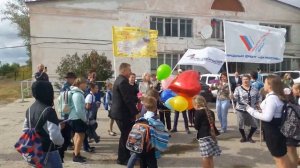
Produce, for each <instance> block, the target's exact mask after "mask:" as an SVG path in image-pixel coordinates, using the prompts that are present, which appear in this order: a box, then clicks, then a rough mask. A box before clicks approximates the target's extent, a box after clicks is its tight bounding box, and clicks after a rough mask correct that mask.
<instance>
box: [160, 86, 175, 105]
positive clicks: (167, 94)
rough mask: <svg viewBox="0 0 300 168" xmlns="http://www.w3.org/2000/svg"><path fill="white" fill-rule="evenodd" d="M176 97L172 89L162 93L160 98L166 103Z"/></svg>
mask: <svg viewBox="0 0 300 168" xmlns="http://www.w3.org/2000/svg"><path fill="white" fill-rule="evenodd" d="M175 96H176V93H174V92H173V91H172V90H170V89H167V90H164V91H163V92H162V93H161V95H160V98H161V101H163V102H166V101H167V100H168V99H170V98H172V97H175Z"/></svg>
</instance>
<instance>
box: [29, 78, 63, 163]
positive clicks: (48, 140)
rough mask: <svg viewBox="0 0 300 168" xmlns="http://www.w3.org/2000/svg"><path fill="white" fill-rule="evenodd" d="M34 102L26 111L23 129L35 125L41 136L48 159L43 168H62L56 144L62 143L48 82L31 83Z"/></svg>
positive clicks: (50, 87) (51, 91)
mask: <svg viewBox="0 0 300 168" xmlns="http://www.w3.org/2000/svg"><path fill="white" fill-rule="evenodd" d="M32 94H33V97H34V98H35V100H36V101H35V102H34V103H33V104H32V105H31V106H30V107H29V108H28V110H27V111H26V117H25V121H24V129H26V128H29V127H30V126H31V127H35V130H36V132H37V133H38V134H39V135H40V136H41V139H42V148H43V151H44V152H45V154H46V158H47V159H48V161H47V162H46V165H45V168H52V167H55V168H62V161H61V159H60V156H59V153H58V150H57V145H59V146H60V145H62V144H63V143H64V138H63V137H62V135H61V132H60V124H59V120H58V118H57V115H56V112H55V110H54V109H53V108H52V106H53V99H54V93H53V88H52V85H51V83H50V82H47V81H36V82H34V83H33V85H32Z"/></svg>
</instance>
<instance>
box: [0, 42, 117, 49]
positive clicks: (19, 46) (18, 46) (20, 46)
mask: <svg viewBox="0 0 300 168" xmlns="http://www.w3.org/2000/svg"><path fill="white" fill-rule="evenodd" d="M41 44H85V45H86V44H93V45H110V44H112V43H111V42H108V43H103V44H100V43H88V42H87V43H83V42H41V43H34V44H28V45H17V46H9V47H0V50H1V49H9V48H22V47H28V46H35V45H41Z"/></svg>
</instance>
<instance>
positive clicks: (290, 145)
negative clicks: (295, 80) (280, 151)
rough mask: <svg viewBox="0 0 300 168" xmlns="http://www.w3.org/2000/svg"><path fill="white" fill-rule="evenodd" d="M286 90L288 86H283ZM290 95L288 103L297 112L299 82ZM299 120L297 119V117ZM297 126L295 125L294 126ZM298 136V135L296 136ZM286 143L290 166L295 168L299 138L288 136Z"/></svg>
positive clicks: (299, 143) (299, 92)
mask: <svg viewBox="0 0 300 168" xmlns="http://www.w3.org/2000/svg"><path fill="white" fill-rule="evenodd" d="M286 89H287V90H288V89H289V88H285V89H284V90H286ZM291 95H292V97H291V99H292V100H290V103H291V104H289V105H290V106H291V107H292V108H293V109H294V110H295V112H296V113H297V111H298V112H299V111H300V110H299V108H300V106H299V96H300V84H294V85H293V87H292V94H291ZM293 99H294V100H293ZM299 117H300V116H299ZM298 121H299V119H298ZM289 123H290V124H292V122H289ZM296 127H297V126H296ZM298 137H300V135H299V136H298ZM286 144H287V155H288V157H289V159H290V161H291V164H292V165H291V168H297V166H298V158H299V156H298V153H297V147H299V146H300V139H299V138H298V139H295V138H288V137H287V139H286Z"/></svg>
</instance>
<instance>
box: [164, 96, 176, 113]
mask: <svg viewBox="0 0 300 168" xmlns="http://www.w3.org/2000/svg"><path fill="white" fill-rule="evenodd" d="M173 104H174V98H173V97H172V98H170V99H168V100H167V101H166V102H165V104H164V105H165V106H166V107H167V108H168V109H170V110H174V109H173V107H172V105H173Z"/></svg>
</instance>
